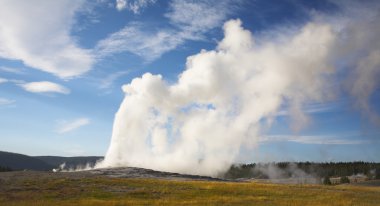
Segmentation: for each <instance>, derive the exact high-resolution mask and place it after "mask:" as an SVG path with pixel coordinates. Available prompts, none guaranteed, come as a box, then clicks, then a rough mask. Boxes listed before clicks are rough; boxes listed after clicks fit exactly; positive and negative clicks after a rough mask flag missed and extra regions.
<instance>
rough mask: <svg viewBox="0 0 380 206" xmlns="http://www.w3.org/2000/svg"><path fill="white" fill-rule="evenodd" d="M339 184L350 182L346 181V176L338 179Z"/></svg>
mask: <svg viewBox="0 0 380 206" xmlns="http://www.w3.org/2000/svg"><path fill="white" fill-rule="evenodd" d="M340 183H341V184H344V183H350V180H349V179H348V177H347V176H343V177H341V178H340Z"/></svg>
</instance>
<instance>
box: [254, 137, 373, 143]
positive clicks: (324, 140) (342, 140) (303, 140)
mask: <svg viewBox="0 0 380 206" xmlns="http://www.w3.org/2000/svg"><path fill="white" fill-rule="evenodd" d="M260 142H261V143H266V142H296V143H300V144H321V145H354V144H367V143H369V141H366V140H363V139H352V137H351V138H348V137H347V136H344V135H343V136H334V135H331V136H329V135H320V136H318V135H307V136H296V135H294V136H292V135H272V136H265V137H262V138H261V139H260Z"/></svg>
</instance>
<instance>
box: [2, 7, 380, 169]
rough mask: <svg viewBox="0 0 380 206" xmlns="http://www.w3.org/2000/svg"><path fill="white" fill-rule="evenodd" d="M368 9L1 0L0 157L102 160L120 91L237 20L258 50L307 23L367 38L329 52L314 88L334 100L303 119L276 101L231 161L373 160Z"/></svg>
mask: <svg viewBox="0 0 380 206" xmlns="http://www.w3.org/2000/svg"><path fill="white" fill-rule="evenodd" d="M379 7H380V5H379V2H377V1H323V0H318V1H306V0H305V1H301V0H299V1H290V0H289V1H278V0H271V1H266V0H265V1H264V0H263V1H260V0H258V1H244V0H235V1H232V0H231V1H230V0H221V1H211V0H202V1H187V0H184V1H177V0H168V1H160V0H135V1H131V0H129V1H123V0H120V1H119V0H118V1H113V0H98V1H84V0H83V1H70V0H67V1H65V0H62V1H43V0H41V1H37V0H36V1H1V3H0V150H2V151H10V152H18V153H24V154H28V155H61V156H78V155H105V153H106V152H107V149H108V146H109V144H110V139H111V135H112V125H113V120H114V115H115V113H116V112H117V110H118V109H119V106H120V104H121V102H122V100H123V98H124V93H123V92H122V90H121V87H122V85H124V84H128V83H130V82H131V81H132V80H133V79H134V78H137V77H141V76H142V75H143V74H144V73H146V72H150V73H152V74H161V75H162V78H163V79H164V80H165V81H166V82H168V84H174V83H175V82H177V80H178V76H179V75H180V74H181V73H182V72H183V71H184V70H185V69H186V62H187V58H188V57H189V56H192V55H196V54H198V53H200V52H201V50H206V51H210V50H214V49H215V48H216V47H218V44H219V42H220V41H221V40H222V39H223V37H224V31H223V25H224V23H225V22H227V21H228V20H231V19H240V20H241V22H242V27H243V28H244V29H246V30H248V31H250V32H251V34H252V35H253V36H254V39H255V41H256V42H257V44H258V45H260V44H264V43H263V42H273V44H280V43H278V42H281V40H282V37H284V38H285V37H288V36H291V35H292V34H293V33H296V32H298V31H299V30H300V28H302V27H303V26H304V25H305V24H307V23H308V22H310V21H314V22H327V23H329V24H331V25H333V29H334V31H335V30H337V32H341V31H343V32H341V33H340V34H342V33H344V32H346V34H345V35H347V36H350V35H351V33H350V32H351V30H350V29H353V28H357V27H359V26H357V25H356V24H355V23H356V22H366V23H368V24H358V25H362V26H363V27H364V30H363V28H361V30H362V32H363V34H361V35H362V36H363V35H364V39H366V40H360V41H359V40H358V43H357V44H354V43H352V45H351V47H349V49H348V47H347V48H344V49H341V50H344V51H349V52H341V53H339V52H338V53H339V54H337V55H336V56H337V57H335V56H334V55H331V56H332V57H331V59H332V60H331V62H332V65H334V67H335V71H334V75H333V77H331V78H332V79H333V80H331V81H328V83H329V85H324V86H326V88H327V90H334V95H333V97H331V98H325V99H323V101H320V99H317V100H316V101H307V102H303V104H302V105H301V108H302V111H303V113H304V114H305V116H306V117H307V121H306V120H305V121H302V122H299V121H297V118H294V115H292V112H291V111H290V110H291V109H290V107H291V106H290V104H291V103H290V101H288V100H285V101H284V102H283V103H282V104H281V107H280V108H279V109H277V110H276V114H274V115H273V114H272V116H271V117H270V118H263V119H262V120H261V121H262V126H261V127H260V128H261V129H260V132H259V135H258V136H259V137H257V138H258V140H257V141H256V144H255V145H254V146H253V147H250V148H244V149H242V150H241V151H240V153H239V155H238V157H237V158H236V161H239V162H253V161H353V160H364V161H380V151H379V149H378V148H380V141H379V138H380V131H379V129H378V128H379V122H378V114H379V112H380V104H379V100H380V92H379V84H378V80H377V79H378V78H379V77H380V72H379V71H380V67H379V66H380V63H377V64H375V65H374V66H372V67H373V68H372V67H371V68H372V69H371V70H370V71H369V69H367V70H368V72H369V73H366V75H360V74H361V72H362V71H363V73H364V72H366V71H367V70H366V68H364V67H365V63H362V64H360V62H361V61H362V59H361V58H366V55H367V54H368V55H369V54H370V53H371V52H374V53H375V51H378V50H379V49H380V48H379V43H374V41H375V40H377V38H378V36H379V35H377V34H380V31H379V29H376V28H374V25H375V27H376V25H377V26H378V28H380V25H379V23H376V22H379V21H378V20H379V10H378V9H377V10H376V8H379ZM362 14H368V16H367V15H364V17H360V16H363V15H362ZM342 22H343V23H342ZM341 25H343V26H341ZM344 25H348V26H347V28H350V29H346V27H345V26H344ZM350 25H354V26H352V27H350ZM365 25H367V26H368V27H365ZM345 29H346V30H345ZM366 29H368V30H366ZM352 32H354V31H352ZM339 38H341V41H344V35H340V36H339ZM338 42H339V41H338ZM351 42H352V41H351ZM335 53H337V52H335ZM335 53H334V54H335ZM342 53H343V54H342ZM373 58H375V59H376V57H373ZM375 62H376V61H375ZM358 65H359V66H358ZM360 65H364V66H361V67H360ZM354 67H355V68H359V69H355V68H354ZM360 68H361V69H360ZM352 71H353V72H352ZM355 72H358V73H355ZM236 73H239V70H237V71H236ZM368 74H369V75H368ZM361 78H369V80H368V81H367V80H366V79H365V80H363V79H361ZM376 78H377V79H376ZM357 79H360V80H361V81H365V82H369V81H370V80H372V82H373V83H371V84H365V85H364V89H363V90H360V89H355V88H362V87H360V85H359V86H358V87H351V86H350V85H355V83H354V82H355V80H357ZM373 79H375V80H373ZM305 90H306V88H305ZM367 93H368V94H367ZM365 94H366V95H365ZM363 95H364V96H363ZM358 98H361V99H360V100H357V99H358ZM288 103H289V104H288ZM363 105H364V106H363ZM253 109H258V108H253ZM296 116H297V115H296ZM268 122H270V123H268Z"/></svg>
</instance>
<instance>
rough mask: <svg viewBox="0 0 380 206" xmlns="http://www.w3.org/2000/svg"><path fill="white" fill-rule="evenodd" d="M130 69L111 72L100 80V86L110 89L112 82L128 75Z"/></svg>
mask: <svg viewBox="0 0 380 206" xmlns="http://www.w3.org/2000/svg"><path fill="white" fill-rule="evenodd" d="M128 73H129V71H119V72H115V73H112V74H109V75H108V76H106V77H105V78H104V79H102V80H101V81H100V86H99V87H100V88H101V89H108V88H110V87H111V86H112V84H113V83H114V82H115V81H116V80H117V79H119V78H120V77H122V76H124V75H127V74H128Z"/></svg>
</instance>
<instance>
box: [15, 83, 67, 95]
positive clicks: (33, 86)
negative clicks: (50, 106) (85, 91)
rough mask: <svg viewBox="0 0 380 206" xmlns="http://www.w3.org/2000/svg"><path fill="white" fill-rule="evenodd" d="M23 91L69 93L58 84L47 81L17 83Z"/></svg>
mask: <svg viewBox="0 0 380 206" xmlns="http://www.w3.org/2000/svg"><path fill="white" fill-rule="evenodd" d="M19 86H20V87H21V88H23V89H24V90H25V91H28V92H32V93H61V94H70V90H69V89H68V88H66V87H64V86H62V85H60V84H57V83H54V82H48V81H41V82H29V83H23V84H19Z"/></svg>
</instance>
